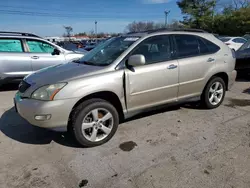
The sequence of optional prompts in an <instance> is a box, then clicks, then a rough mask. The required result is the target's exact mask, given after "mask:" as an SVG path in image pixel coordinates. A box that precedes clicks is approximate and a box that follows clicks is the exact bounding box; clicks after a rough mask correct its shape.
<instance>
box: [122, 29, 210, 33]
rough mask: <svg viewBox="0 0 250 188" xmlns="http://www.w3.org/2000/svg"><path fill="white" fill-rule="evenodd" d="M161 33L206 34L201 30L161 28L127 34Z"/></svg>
mask: <svg viewBox="0 0 250 188" xmlns="http://www.w3.org/2000/svg"><path fill="white" fill-rule="evenodd" d="M161 31H186V32H197V33H207V31H205V30H202V29H186V28H161V29H152V30H145V31H138V32H129V33H127V34H134V33H154V32H161Z"/></svg>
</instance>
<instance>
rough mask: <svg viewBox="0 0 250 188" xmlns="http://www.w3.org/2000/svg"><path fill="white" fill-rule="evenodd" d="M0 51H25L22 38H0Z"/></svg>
mask: <svg viewBox="0 0 250 188" xmlns="http://www.w3.org/2000/svg"><path fill="white" fill-rule="evenodd" d="M0 52H23V47H22V42H21V40H18V39H0Z"/></svg>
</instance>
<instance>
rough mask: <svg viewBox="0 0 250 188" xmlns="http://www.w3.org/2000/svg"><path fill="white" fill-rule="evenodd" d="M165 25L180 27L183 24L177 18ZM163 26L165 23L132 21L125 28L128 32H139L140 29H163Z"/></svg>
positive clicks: (164, 26)
mask: <svg viewBox="0 0 250 188" xmlns="http://www.w3.org/2000/svg"><path fill="white" fill-rule="evenodd" d="M167 27H168V28H182V27H183V25H182V24H181V23H180V22H179V21H177V20H172V22H171V23H170V24H169V25H168V26H167ZM163 28H166V25H165V23H155V22H132V23H130V24H128V25H127V27H126V29H125V30H126V31H128V32H141V31H146V30H154V29H163Z"/></svg>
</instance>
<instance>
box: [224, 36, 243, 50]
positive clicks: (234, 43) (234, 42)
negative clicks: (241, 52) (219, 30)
mask: <svg viewBox="0 0 250 188" xmlns="http://www.w3.org/2000/svg"><path fill="white" fill-rule="evenodd" d="M220 40H221V41H222V42H224V43H225V44H226V45H228V47H229V48H231V49H232V50H234V51H236V50H238V49H239V48H240V47H241V46H242V45H243V44H244V43H245V42H247V40H246V39H245V38H242V37H222V38H220Z"/></svg>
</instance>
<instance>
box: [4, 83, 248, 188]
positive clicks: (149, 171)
mask: <svg viewBox="0 0 250 188" xmlns="http://www.w3.org/2000/svg"><path fill="white" fill-rule="evenodd" d="M16 89H17V85H15V84H14V85H8V86H5V87H4V88H1V89H0V90H1V91H0V104H1V105H0V116H1V119H0V187H1V188H63V187H65V188H78V187H86V188H249V187H250V82H249V81H245V80H238V81H237V82H236V83H235V85H234V86H233V88H232V90H231V91H229V92H227V94H226V98H225V101H224V103H223V105H221V106H220V107H219V108H217V109H214V110H203V109H200V108H199V107H198V106H197V105H196V103H188V104H182V105H174V106H171V107H166V108H164V109H161V110H158V111H153V112H150V113H145V114H141V115H140V116H137V117H135V118H133V119H131V120H129V121H127V122H125V123H123V124H121V125H120V126H119V128H118V131H117V133H116V135H115V136H114V137H113V138H112V139H111V140H110V141H109V142H108V143H106V144H104V145H102V146H99V147H95V148H81V147H80V146H79V145H78V144H77V143H76V142H75V141H74V139H72V138H71V137H70V136H69V135H68V134H61V133H56V132H51V131H48V130H44V129H40V128H37V127H34V126H32V125H30V124H28V123H27V122H26V121H25V120H23V119H22V118H21V117H20V116H19V115H18V114H16V112H15V110H14V108H13V96H14V94H15V92H16Z"/></svg>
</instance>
